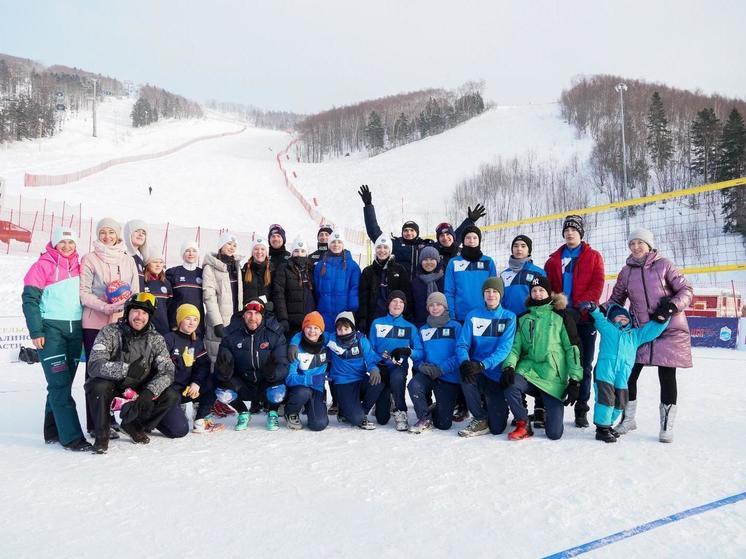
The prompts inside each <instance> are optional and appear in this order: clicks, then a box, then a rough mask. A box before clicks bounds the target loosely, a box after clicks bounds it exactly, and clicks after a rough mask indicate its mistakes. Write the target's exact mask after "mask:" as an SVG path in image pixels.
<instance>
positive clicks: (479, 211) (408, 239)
mask: <svg viewBox="0 0 746 559" xmlns="http://www.w3.org/2000/svg"><path fill="white" fill-rule="evenodd" d="M358 194H359V195H360V198H361V199H362V201H363V204H364V207H363V218H364V219H365V231H366V232H367V233H368V237H369V238H370V241H371V242H372V243H375V242H376V239H378V238H379V237H380V236H381V235H383V231H382V230H381V227H380V226H379V225H378V219H377V218H376V209H375V207H374V206H373V195H372V194H371V192H370V189H369V188H368V185H367V184H364V185H362V186H361V187H360V190H359V191H358ZM486 214H487V212H486V211H485V209H484V206H482V205H481V204H477V205H476V206H475V207H474V209H473V210H472V209H471V207H469V208H468V217H467V218H466V219H465V220H464V221H463V223H461V225H459V227H458V229H456V231H455V237H456V239H461V236H462V235H463V231H464V228H465V227H466V226H467V225H471V226H473V225H474V223H475V222H476V221H477V220H478V219H479V218H481V217H483V216H485V215H486ZM441 225H448V227H449V228H450V224H447V223H444V224H441ZM450 231H451V232H453V229H452V228H450ZM436 233H437V240H436V241H432V240H429V239H423V238H422V237H420V226H419V225H417V223H415V222H414V221H406V222H405V223H404V225H402V228H401V237H395V236H393V235H391V241H392V244H393V253H394V260H396V261H397V262H398V263H399V264H401V265H402V266H404V269H405V270H406V271H407V275H408V277H409V280H410V281H412V279H413V278H414V274H415V272H416V270H417V263H418V262H419V253H420V251H421V250H422V249H423V248H425V247H426V246H429V245H434V246H435V248H436V249H438V250H440V249H441V248H443V249H444V252H449V253H450V254H453V253H455V252H456V251H457V250H458V242H456V243H455V244H456V246H455V247H453V242H452V239H450V240H448V241H446V240H445V239H441V228H440V226H438V228H436ZM452 237H453V235H452ZM443 241H445V242H450V244H448V245H442V244H441V243H442V242H443ZM446 247H449V248H446Z"/></svg>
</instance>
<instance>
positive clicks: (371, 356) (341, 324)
mask: <svg viewBox="0 0 746 559" xmlns="http://www.w3.org/2000/svg"><path fill="white" fill-rule="evenodd" d="M334 330H335V333H333V334H331V335H330V336H329V342H328V343H327V344H326V346H327V347H328V348H329V357H330V358H331V364H332V367H331V381H332V382H333V385H332V391H333V392H334V393H335V394H336V398H337V400H338V401H339V414H340V416H341V417H343V418H344V419H346V420H347V421H348V422H349V423H350V424H352V425H354V426H356V427H360V429H366V430H372V429H375V428H376V424H375V423H374V422H373V421H371V420H369V419H368V413H370V409H371V408H372V407H373V404H375V402H376V400H378V397H379V396H380V394H381V391H382V390H383V383H382V382H381V372H380V370H379V369H378V366H377V365H376V361H377V360H378V356H377V355H376V354H375V352H374V351H373V349H372V348H371V346H370V342H369V341H368V338H366V337H365V335H363V334H361V333H360V332H357V331H356V330H355V316H354V315H353V314H352V313H351V312H349V311H345V312H341V313H339V314H338V315H337V319H336V320H335V321H334ZM338 418H339V416H338ZM340 422H341V419H340Z"/></svg>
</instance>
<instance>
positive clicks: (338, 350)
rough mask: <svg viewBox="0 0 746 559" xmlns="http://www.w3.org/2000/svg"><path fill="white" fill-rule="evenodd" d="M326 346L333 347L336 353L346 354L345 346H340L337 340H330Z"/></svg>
mask: <svg viewBox="0 0 746 559" xmlns="http://www.w3.org/2000/svg"><path fill="white" fill-rule="evenodd" d="M326 347H328V348H329V349H331V350H332V351H333V352H334V353H336V354H337V355H343V354H344V352H345V350H344V348H343V347H340V346H339V345H338V344H337V342H333V341H332V342H329V343H328V344H326Z"/></svg>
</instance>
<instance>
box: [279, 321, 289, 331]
mask: <svg viewBox="0 0 746 559" xmlns="http://www.w3.org/2000/svg"><path fill="white" fill-rule="evenodd" d="M280 327H282V331H283V332H285V333H286V334H287V333H288V332H289V331H290V323H289V322H288V321H287V320H281V321H280Z"/></svg>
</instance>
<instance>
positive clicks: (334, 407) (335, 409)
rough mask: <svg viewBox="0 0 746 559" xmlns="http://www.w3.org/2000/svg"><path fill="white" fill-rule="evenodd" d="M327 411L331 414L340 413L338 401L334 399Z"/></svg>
mask: <svg viewBox="0 0 746 559" xmlns="http://www.w3.org/2000/svg"><path fill="white" fill-rule="evenodd" d="M327 413H328V414H329V415H337V414H338V413H339V406H337V402H334V401H332V403H331V405H330V406H329V411H328V412H327Z"/></svg>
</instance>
